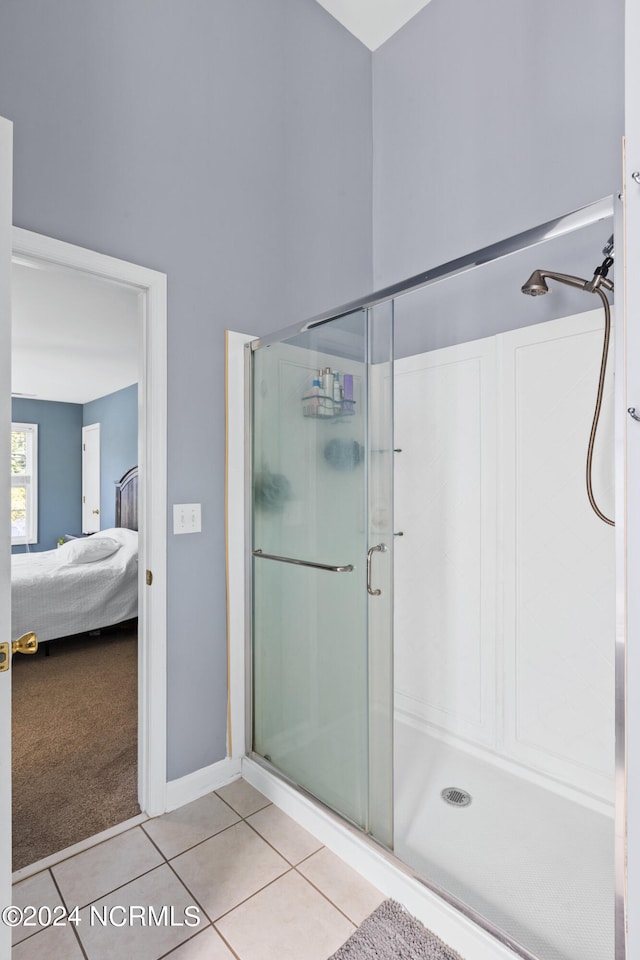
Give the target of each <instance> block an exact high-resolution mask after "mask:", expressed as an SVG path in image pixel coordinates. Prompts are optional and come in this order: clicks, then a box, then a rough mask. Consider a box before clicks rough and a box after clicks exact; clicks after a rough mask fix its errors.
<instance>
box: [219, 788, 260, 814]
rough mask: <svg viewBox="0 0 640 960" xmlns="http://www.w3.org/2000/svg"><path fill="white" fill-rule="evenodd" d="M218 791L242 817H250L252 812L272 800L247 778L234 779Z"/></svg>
mask: <svg viewBox="0 0 640 960" xmlns="http://www.w3.org/2000/svg"><path fill="white" fill-rule="evenodd" d="M216 793H217V794H218V796H219V797H222V799H223V800H224V801H225V803H228V804H229V806H230V807H233V809H234V810H235V811H236V813H239V814H240V816H241V817H250V816H251V814H252V813H256V811H257V810H261V809H262V808H263V807H266V806H268V804H269V803H270V802H271V801H270V800H267V798H266V797H265V796H264V794H262V793H260V792H259V791H258V790H256V789H255V787H252V786H251V784H250V783H247V781H246V780H234V781H233V783H228V784H227V785H226V787H220V789H219V790H216Z"/></svg>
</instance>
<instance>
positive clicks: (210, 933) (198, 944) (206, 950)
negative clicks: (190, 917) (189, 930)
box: [167, 927, 235, 960]
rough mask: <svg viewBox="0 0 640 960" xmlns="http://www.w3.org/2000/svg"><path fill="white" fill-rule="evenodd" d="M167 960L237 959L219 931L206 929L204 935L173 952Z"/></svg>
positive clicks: (198, 935)
mask: <svg viewBox="0 0 640 960" xmlns="http://www.w3.org/2000/svg"><path fill="white" fill-rule="evenodd" d="M167 960H235V957H234V955H233V954H232V953H231V950H229V948H228V947H227V946H226V944H225V942H224V940H223V939H222V937H221V936H220V934H219V933H218V931H217V930H214V929H213V927H205V929H204V930H203V931H202V933H198V934H196V936H195V937H193V938H192V939H191V940H187V942H186V943H183V944H182V946H181V947H178V948H177V949H176V950H172V952H171V953H170V954H168V956H167Z"/></svg>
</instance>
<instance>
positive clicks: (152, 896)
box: [78, 864, 208, 960]
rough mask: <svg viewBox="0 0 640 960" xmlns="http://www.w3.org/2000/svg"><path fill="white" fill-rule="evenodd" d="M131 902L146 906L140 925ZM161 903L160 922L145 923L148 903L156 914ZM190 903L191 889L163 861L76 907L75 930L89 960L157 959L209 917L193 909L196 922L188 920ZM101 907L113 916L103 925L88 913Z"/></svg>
mask: <svg viewBox="0 0 640 960" xmlns="http://www.w3.org/2000/svg"><path fill="white" fill-rule="evenodd" d="M131 906H137V907H143V908H145V911H146V923H145V925H143V924H142V922H141V921H140V920H139V919H135V918H134V919H132V920H131V915H130V913H129V909H128V908H129V907H131ZM164 906H166V907H167V915H166V920H165V922H162V923H160V924H157V923H153V922H151V923H150V922H149V912H148V911H149V907H153V908H154V910H155V912H156V916H161V911H162V907H164ZM192 906H194V900H193V897H192V895H191V894H190V893H189V891H188V890H186V889H185V888H184V886H183V885H182V884H181V883H180V881H179V880H178V878H177V877H176V875H175V874H174V872H173V871H172V870H171V868H170V867H169V866H167V864H164V865H163V866H161V867H156V869H155V870H152V871H151V872H150V873H146V874H145V875H144V876H143V877H140V878H139V879H138V880H134V881H133V882H132V883H128V884H127V885H126V886H124V887H120V889H119V890H116V891H115V892H114V893H111V894H110V895H109V896H108V897H104V898H102V899H101V900H98V901H97V902H96V903H94V904H92V905H91V906H90V907H85V908H84V909H83V910H81V911H80V918H81V923H80V925H79V927H78V933H79V935H80V939H81V941H82V945H83V947H84V949H85V951H86V953H87V957H88V958H89V960H124V958H127V960H129V958H131V960H134V958H135V960H157V958H158V957H162V956H164V954H165V953H168V952H169V951H170V950H172V949H173V948H174V947H177V946H178V945H179V944H180V943H182V942H183V941H184V940H186V939H187V938H190V937H192V936H193V935H194V933H195V932H196V931H197V930H199V929H201V928H202V926H203V924H204V923H207V922H208V921H206V918H205V919H203V918H202V913H201V912H200V911H199V910H198V912H197V914H196V916H197V917H198V918H199V923H198V925H197V926H190V925H188V924H187V922H186V914H185V910H186V908H187V907H192ZM195 906H197V905H195ZM171 907H173V913H172V914H171V911H170V908H171ZM121 908H123V909H121ZM103 910H104V911H105V913H106V916H107V917H109V911H112V914H111V917H112V920H113V922H112V923H109V924H108V925H107V926H102V925H101V924H100V923H98V922H96V921H95V919H94V920H93V921H92V913H93V912H94V911H97V912H98V914H99V915H100V916H102V911H103ZM120 924H122V926H120Z"/></svg>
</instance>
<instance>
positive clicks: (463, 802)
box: [440, 787, 471, 807]
mask: <svg viewBox="0 0 640 960" xmlns="http://www.w3.org/2000/svg"><path fill="white" fill-rule="evenodd" d="M440 796H441V797H442V799H443V800H446V801H447V803H450V804H451V805H452V806H454V807H468V806H469V804H470V803H471V794H470V793H467V791H466V790H461V789H460V787H447V788H446V790H443V791H442V793H441V794H440Z"/></svg>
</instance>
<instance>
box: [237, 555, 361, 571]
mask: <svg viewBox="0 0 640 960" xmlns="http://www.w3.org/2000/svg"><path fill="white" fill-rule="evenodd" d="M253 556H254V557H257V558H258V559H259V560H277V561H278V562H279V563H295V564H296V566H298V567H314V569H316V570H328V571H329V572H330V573H351V571H352V570H353V564H352V563H347V564H345V565H344V566H341V567H333V566H331V565H330V564H328V563H314V562H313V561H312V560H295V559H294V558H293V557H277V556H275V555H274V554H273V553H263V552H262V550H254V551H253Z"/></svg>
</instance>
